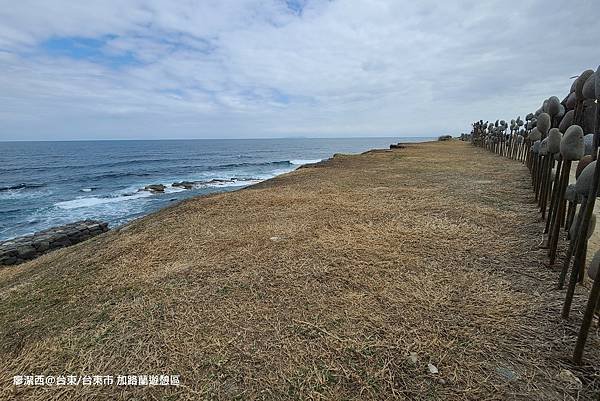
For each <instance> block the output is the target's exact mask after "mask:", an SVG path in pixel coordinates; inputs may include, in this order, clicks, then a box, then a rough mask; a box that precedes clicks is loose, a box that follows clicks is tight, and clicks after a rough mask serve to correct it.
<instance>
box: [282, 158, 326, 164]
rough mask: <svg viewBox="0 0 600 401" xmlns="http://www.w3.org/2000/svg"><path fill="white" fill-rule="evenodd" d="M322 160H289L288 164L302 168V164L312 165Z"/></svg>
mask: <svg viewBox="0 0 600 401" xmlns="http://www.w3.org/2000/svg"><path fill="white" fill-rule="evenodd" d="M322 160H323V159H307V160H304V159H298V160H290V163H291V164H293V165H295V166H302V165H304V164H312V163H318V162H320V161H322Z"/></svg>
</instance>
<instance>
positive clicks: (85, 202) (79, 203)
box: [54, 191, 153, 209]
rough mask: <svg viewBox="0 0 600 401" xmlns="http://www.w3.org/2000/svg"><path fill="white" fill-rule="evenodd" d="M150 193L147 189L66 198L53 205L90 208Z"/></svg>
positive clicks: (146, 195)
mask: <svg viewBox="0 0 600 401" xmlns="http://www.w3.org/2000/svg"><path fill="white" fill-rule="evenodd" d="M152 195H153V194H152V193H151V192H148V191H139V192H136V193H131V194H121V195H117V196H106V197H100V196H90V197H78V198H76V199H72V200H68V201H62V202H57V203H55V204H54V206H56V207H58V208H61V209H79V208H90V207H96V206H99V205H104V204H107V203H117V202H124V201H130V200H134V199H140V198H146V197H149V196H152Z"/></svg>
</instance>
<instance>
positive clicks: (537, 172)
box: [463, 67, 600, 364]
mask: <svg viewBox="0 0 600 401" xmlns="http://www.w3.org/2000/svg"><path fill="white" fill-rule="evenodd" d="M599 102H600V67H598V69H597V70H596V71H595V72H594V71H593V70H586V71H584V72H583V73H581V74H580V75H579V76H578V77H577V79H576V80H575V81H574V82H573V84H572V85H571V90H570V91H569V94H568V95H567V96H566V97H565V98H564V99H563V100H562V101H560V100H559V99H558V98H557V97H556V96H552V97H551V98H549V99H546V100H545V101H544V102H543V105H542V107H540V108H539V109H538V110H537V111H536V112H535V113H530V114H528V115H527V116H526V118H525V121H523V120H521V118H520V117H518V118H517V119H514V120H512V121H511V122H510V124H508V123H506V122H505V121H504V120H500V121H496V122H494V123H490V122H484V121H482V120H480V121H477V122H475V123H473V130H472V131H471V134H470V135H464V136H463V139H467V140H470V141H471V142H472V143H473V144H475V145H477V146H481V147H483V148H485V149H488V150H489V151H491V152H495V153H498V154H499V155H503V156H506V157H509V158H511V159H515V160H520V161H522V162H523V163H524V164H525V165H526V166H527V167H528V168H529V170H530V172H531V176H532V184H533V190H534V193H535V200H536V201H537V204H538V206H539V211H540V214H541V217H542V219H545V228H544V234H545V237H544V238H545V242H544V247H545V248H547V249H548V263H549V265H551V266H552V265H554V264H555V263H556V262H557V253H558V249H559V247H558V245H559V243H560V241H561V228H564V229H565V231H567V233H566V239H567V240H568V241H569V242H568V247H567V250H566V253H564V255H561V256H563V259H562V261H561V263H562V265H561V269H560V275H559V277H557V283H558V285H557V287H558V288H559V289H563V287H564V286H565V284H566V285H567V290H566V294H565V300H564V304H563V308H562V316H563V318H565V319H567V318H568V317H569V313H570V311H571V304H572V301H573V295H574V293H575V287H576V285H577V283H578V282H579V283H582V282H583V280H584V279H585V265H586V254H587V246H588V240H589V238H590V236H591V235H592V233H593V231H594V228H595V223H596V217H595V215H594V205H595V202H596V197H597V196H598V195H600V193H599V191H598V185H599V183H600V163H596V159H597V158H598V147H599V144H600V107H599V106H600V105H599ZM584 132H585V133H588V135H584ZM573 162H577V168H576V174H575V176H576V181H575V182H574V183H572V184H570V183H569V182H570V177H571V167H572V163H573ZM599 264H600V250H598V252H596V254H595V256H594V257H593V259H592V261H591V263H590V264H589V267H588V276H589V277H590V278H591V279H593V285H592V288H591V291H590V293H589V299H588V302H587V306H586V310H585V314H584V317H583V321H582V324H581V327H580V330H579V334H578V337H577V343H576V345H575V350H574V352H573V361H574V362H575V363H577V364H579V363H581V361H582V357H583V351H584V348H585V343H586V341H587V337H588V333H589V329H590V326H591V324H592V321H593V318H594V314H595V313H596V310H597V307H598V304H599V299H598V298H599V296H600V274H597V272H598V270H599V268H598V267H599V266H598V265H599ZM567 278H568V280H567Z"/></svg>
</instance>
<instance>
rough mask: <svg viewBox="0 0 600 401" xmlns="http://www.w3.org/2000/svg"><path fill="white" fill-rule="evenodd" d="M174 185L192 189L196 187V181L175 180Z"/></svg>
mask: <svg viewBox="0 0 600 401" xmlns="http://www.w3.org/2000/svg"><path fill="white" fill-rule="evenodd" d="M172 185H173V186H174V187H180V188H185V189H192V188H193V187H194V183H193V182H191V181H181V182H174V183H173V184H172Z"/></svg>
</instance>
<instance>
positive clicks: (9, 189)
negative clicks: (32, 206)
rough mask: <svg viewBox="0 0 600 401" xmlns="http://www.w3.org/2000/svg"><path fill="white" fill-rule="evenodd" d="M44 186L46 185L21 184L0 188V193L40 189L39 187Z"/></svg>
mask: <svg viewBox="0 0 600 401" xmlns="http://www.w3.org/2000/svg"><path fill="white" fill-rule="evenodd" d="M44 185H46V184H37V183H21V184H15V185H9V186H6V187H0V192H4V191H15V190H19V189H28V188H40V187H43V186H44Z"/></svg>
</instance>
